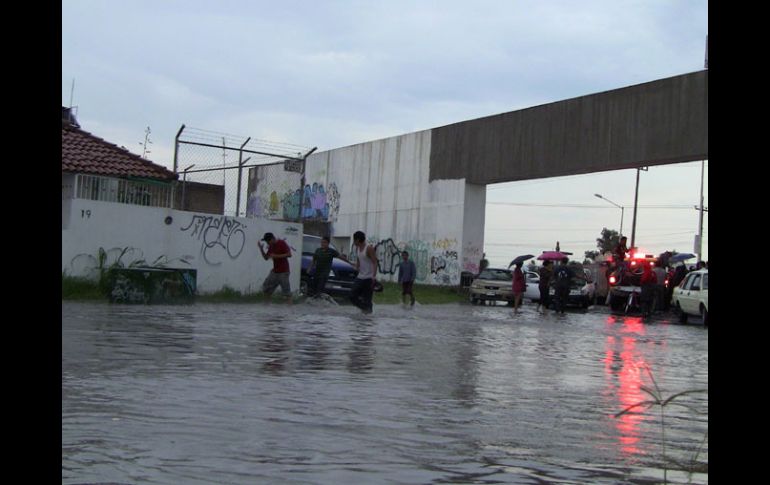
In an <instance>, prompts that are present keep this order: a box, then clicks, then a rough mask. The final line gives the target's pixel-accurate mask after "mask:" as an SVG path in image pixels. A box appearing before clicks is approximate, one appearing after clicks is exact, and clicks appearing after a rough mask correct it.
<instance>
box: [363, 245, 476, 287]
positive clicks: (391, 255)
mask: <svg viewBox="0 0 770 485" xmlns="http://www.w3.org/2000/svg"><path fill="white" fill-rule="evenodd" d="M367 244H369V245H372V246H374V249H375V252H376V254H377V259H378V265H377V271H378V273H379V274H388V275H395V274H398V266H399V264H401V252H402V251H407V252H408V253H409V259H410V260H412V261H414V264H415V267H416V268H417V277H416V281H417V282H420V283H428V284H439V285H457V284H460V271H461V270H460V268H461V266H460V263H459V254H458V251H457V240H456V239H439V240H435V241H430V242H427V241H422V240H411V241H407V242H399V243H396V242H395V241H394V240H393V239H391V238H387V239H380V238H379V237H369V238H368V240H367ZM350 254H351V261H355V257H356V252H355V251H354V250H353V248H352V247H351V253H350Z"/></svg>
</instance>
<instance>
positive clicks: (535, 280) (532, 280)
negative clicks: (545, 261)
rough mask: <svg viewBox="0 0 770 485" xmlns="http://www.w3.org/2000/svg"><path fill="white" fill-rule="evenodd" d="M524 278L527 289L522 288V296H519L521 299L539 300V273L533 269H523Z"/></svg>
mask: <svg viewBox="0 0 770 485" xmlns="http://www.w3.org/2000/svg"><path fill="white" fill-rule="evenodd" d="M524 279H525V281H526V282H527V289H526V290H524V296H523V297H522V298H521V299H522V301H524V300H530V301H533V302H537V301H540V290H539V288H538V285H539V284H540V275H539V274H537V273H535V272H534V271H524Z"/></svg>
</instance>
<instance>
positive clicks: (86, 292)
mask: <svg viewBox="0 0 770 485" xmlns="http://www.w3.org/2000/svg"><path fill="white" fill-rule="evenodd" d="M61 299H62V300H107V298H106V297H105V296H104V294H103V293H102V291H101V289H100V288H99V283H97V282H95V281H91V280H89V279H87V278H79V277H76V276H67V275H65V274H63V273H62V275H61Z"/></svg>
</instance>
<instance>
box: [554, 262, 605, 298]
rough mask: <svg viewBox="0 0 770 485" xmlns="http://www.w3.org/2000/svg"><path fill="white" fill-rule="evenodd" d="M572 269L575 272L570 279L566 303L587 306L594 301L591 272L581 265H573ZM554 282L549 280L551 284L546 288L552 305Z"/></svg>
mask: <svg viewBox="0 0 770 485" xmlns="http://www.w3.org/2000/svg"><path fill="white" fill-rule="evenodd" d="M572 270H573V271H574V272H575V277H574V278H572V281H570V287H569V296H568V297H567V305H568V306H579V307H581V308H588V307H589V306H591V305H593V304H594V303H595V301H596V284H595V283H594V281H593V278H592V276H591V272H590V271H589V270H587V269H582V268H581V267H573V268H572ZM554 284H555V281H551V286H550V288H549V289H548V294H549V295H550V296H551V305H550V306H553V304H554V299H555V298H556V288H555V287H554Z"/></svg>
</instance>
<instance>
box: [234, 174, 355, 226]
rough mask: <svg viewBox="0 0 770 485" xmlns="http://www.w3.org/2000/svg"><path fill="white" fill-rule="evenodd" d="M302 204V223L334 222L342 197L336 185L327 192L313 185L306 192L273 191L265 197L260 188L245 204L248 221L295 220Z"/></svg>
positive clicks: (304, 190) (321, 187)
mask: <svg viewBox="0 0 770 485" xmlns="http://www.w3.org/2000/svg"><path fill="white" fill-rule="evenodd" d="M300 203H301V204H302V219H305V220H320V221H327V222H334V221H336V220H337V216H338V215H339V211H340V193H339V190H338V189H337V184H335V183H334V182H332V183H331V184H329V186H328V188H325V187H324V185H323V184H321V183H318V182H313V184H312V185H310V184H307V185H305V188H304V189H303V190H300V189H299V188H297V189H294V190H284V191H275V190H273V191H271V192H270V193H269V194H263V193H262V192H261V190H260V186H259V185H257V187H256V190H254V191H253V192H251V193H250V194H249V197H248V200H247V202H246V216H247V217H265V218H271V217H282V218H284V219H296V217H297V214H299V212H300Z"/></svg>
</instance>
